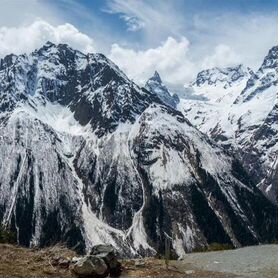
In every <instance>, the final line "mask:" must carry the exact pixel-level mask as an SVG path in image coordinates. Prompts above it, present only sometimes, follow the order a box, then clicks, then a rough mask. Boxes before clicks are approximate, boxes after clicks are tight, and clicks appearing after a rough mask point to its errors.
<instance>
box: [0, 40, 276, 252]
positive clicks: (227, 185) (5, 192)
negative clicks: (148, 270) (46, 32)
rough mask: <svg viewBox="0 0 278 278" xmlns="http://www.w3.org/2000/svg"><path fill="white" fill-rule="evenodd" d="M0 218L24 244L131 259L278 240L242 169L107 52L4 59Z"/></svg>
mask: <svg viewBox="0 0 278 278" xmlns="http://www.w3.org/2000/svg"><path fill="white" fill-rule="evenodd" d="M0 65H1V66H0V107H1V112H0V132H1V133H0V134H1V136H0V155H1V161H0V219H1V222H2V223H3V224H4V225H6V226H8V227H10V228H11V229H12V230H13V231H14V232H15V233H16V234H17V239H18V242H19V243H20V244H24V245H26V246H30V245H31V246H32V245H35V246H44V245H48V244H53V243H56V242H59V241H63V242H66V243H67V244H68V245H69V246H74V247H75V248H79V250H81V251H82V250H84V249H85V248H89V247H90V246H92V245H94V244H98V243H110V244H112V245H113V246H114V247H115V248H117V250H119V251H120V252H121V253H123V254H125V255H126V256H135V255H138V254H141V255H148V254H154V253H156V252H162V251H163V250H164V241H165V238H170V239H171V248H172V250H173V253H175V254H177V255H178V256H182V255H183V254H184V252H186V251H191V250H193V249H195V248H199V247H204V246H206V245H207V244H210V243H212V242H219V243H228V244H232V245H234V246H236V247H239V246H242V245H249V244H257V243H259V242H270V241H273V240H274V239H276V235H277V233H276V231H277V214H276V207H275V206H274V205H272V204H271V203H270V202H269V201H268V200H267V199H266V198H265V197H264V196H263V195H262V194H261V192H260V191H259V190H258V189H257V188H256V187H255V186H254V184H253V182H252V179H250V177H249V176H248V175H247V174H246V172H245V171H244V169H243V168H242V166H241V165H240V163H239V162H238V161H237V160H235V159H234V158H233V157H231V156H229V155H228V154H227V153H226V152H225V151H224V150H223V149H222V148H220V147H218V146H217V145H216V144H215V143H213V142H212V141H210V140H209V139H208V137H207V136H206V135H204V134H202V133H201V132H200V131H198V130H197V129H196V128H195V127H193V126H192V125H191V124H190V122H189V121H188V120H187V119H186V118H185V117H184V116H183V115H182V113H180V112H178V111H177V110H175V109H174V108H172V107H171V106H170V105H168V104H165V103H163V101H162V100H161V98H160V97H159V96H158V95H157V94H156V93H155V92H150V91H148V90H146V89H144V88H139V87H138V86H137V85H136V84H134V83H133V82H132V81H130V80H129V79H128V78H127V77H126V75H125V74H124V73H123V72H122V71H120V70H119V68H118V67H117V66H116V65H114V64H113V63H112V62H111V61H110V60H108V59H107V58H106V57H105V56H103V55H101V54H86V55H85V54H83V53H81V52H78V51H76V50H73V49H71V48H70V47H69V46H67V45H54V44H52V43H47V44H46V45H44V46H43V47H42V48H41V49H39V50H36V51H34V52H33V53H31V54H30V55H20V56H15V55H10V56H7V57H5V58H4V59H2V60H1V62H0Z"/></svg>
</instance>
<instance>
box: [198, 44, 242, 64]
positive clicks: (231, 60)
mask: <svg viewBox="0 0 278 278" xmlns="http://www.w3.org/2000/svg"><path fill="white" fill-rule="evenodd" d="M240 63H241V57H240V56H239V55H238V54H237V53H236V52H235V51H234V50H232V48H231V47H230V46H228V45H225V44H219V45H217V46H216V47H215V50H214V53H213V54H212V55H208V56H207V57H205V58H204V61H203V62H202V63H201V68H202V69H209V68H213V67H227V66H234V65H238V64H240Z"/></svg>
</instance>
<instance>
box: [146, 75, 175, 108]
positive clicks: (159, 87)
mask: <svg viewBox="0 0 278 278" xmlns="http://www.w3.org/2000/svg"><path fill="white" fill-rule="evenodd" d="M145 88H146V89H147V90H148V91H150V92H152V93H154V94H156V95H157V96H158V98H159V99H160V100H161V101H162V102H163V103H165V104H167V105H169V106H171V107H173V108H176V106H177V104H178V103H179V97H178V96H177V95H175V94H174V95H171V93H170V92H169V90H168V88H167V87H166V86H165V85H164V84H163V82H162V80H161V77H160V75H159V73H158V72H157V71H155V72H154V75H153V76H152V77H151V78H150V79H149V80H148V81H147V83H146V85H145Z"/></svg>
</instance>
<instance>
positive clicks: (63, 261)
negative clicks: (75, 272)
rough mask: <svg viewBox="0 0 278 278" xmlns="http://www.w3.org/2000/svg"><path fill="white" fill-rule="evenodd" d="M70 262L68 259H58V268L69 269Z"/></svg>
mask: <svg viewBox="0 0 278 278" xmlns="http://www.w3.org/2000/svg"><path fill="white" fill-rule="evenodd" d="M70 263H71V261H70V260H69V259H60V260H59V263H58V265H59V267H61V268H69V266H70Z"/></svg>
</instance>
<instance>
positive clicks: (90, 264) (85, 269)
mask: <svg viewBox="0 0 278 278" xmlns="http://www.w3.org/2000/svg"><path fill="white" fill-rule="evenodd" d="M71 270H72V272H73V273H74V274H75V275H76V276H77V277H80V278H85V277H86V278H87V277H88V278H89V277H90V278H104V277H107V276H108V274H109V269H108V266H107V264H106V263H105V261H104V260H103V259H102V258H100V257H97V256H91V255H88V256H85V257H84V258H82V259H80V260H78V261H77V262H76V263H75V264H74V265H73V266H72V268H71Z"/></svg>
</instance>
